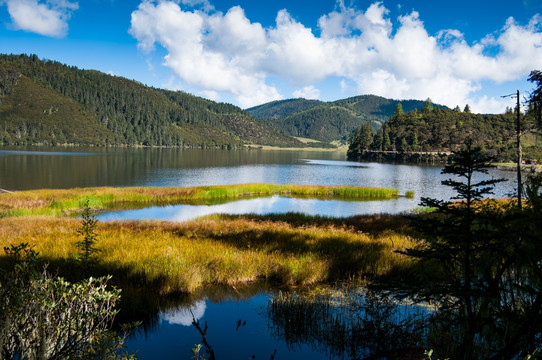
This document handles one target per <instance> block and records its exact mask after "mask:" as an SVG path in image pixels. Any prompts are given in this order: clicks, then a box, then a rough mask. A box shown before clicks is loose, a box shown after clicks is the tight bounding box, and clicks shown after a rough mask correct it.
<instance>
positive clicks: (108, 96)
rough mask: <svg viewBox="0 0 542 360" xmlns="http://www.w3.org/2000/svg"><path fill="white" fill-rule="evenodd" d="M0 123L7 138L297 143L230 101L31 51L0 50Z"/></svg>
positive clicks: (14, 141) (0, 135) (1, 137)
mask: <svg viewBox="0 0 542 360" xmlns="http://www.w3.org/2000/svg"><path fill="white" fill-rule="evenodd" d="M0 129H1V130H2V131H0V142H1V143H3V144H10V145H24V144H49V145H55V144H78V145H130V146H134V145H144V146H185V147H203V148H207V147H237V146H241V145H242V144H262V145H274V146H289V147H291V146H297V147H302V146H303V144H302V143H301V142H299V141H298V140H296V139H293V138H291V137H290V136H287V135H284V134H281V133H280V132H278V131H275V130H273V129H272V128H270V127H269V126H267V125H265V124H264V123H262V122H261V121H259V120H257V119H256V118H253V117H251V116H250V115H249V114H248V113H247V112H245V111H243V110H242V109H240V108H238V107H236V106H233V105H230V104H222V103H215V102H212V101H209V100H205V99H203V98H199V97H196V96H193V95H190V94H187V93H183V92H179V91H168V90H161V89H155V88H152V87H148V86H144V85H142V84H140V83H138V82H136V81H132V80H128V79H125V78H122V77H117V76H111V75H108V74H104V73H101V72H99V71H94V70H79V69H77V68H76V67H71V66H67V65H63V64H60V63H58V62H53V61H42V60H40V59H38V57H37V56H36V55H31V56H26V55H0Z"/></svg>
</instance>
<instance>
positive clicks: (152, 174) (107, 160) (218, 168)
mask: <svg viewBox="0 0 542 360" xmlns="http://www.w3.org/2000/svg"><path fill="white" fill-rule="evenodd" d="M440 171H441V167H439V166H417V165H393V164H380V163H356V162H349V161H346V160H345V154H343V153H338V152H319V151H282V150H279V151H261V150H251V151H247V150H238V151H223V150H205V151H202V150H180V149H100V148H89V149H84V148H73V149H69V148H68V149H64V148H63V149H44V148H25V149H24V150H20V149H17V150H9V149H5V150H0V188H3V189H8V190H26V189H39V188H73V187H88V186H159V187H163V186H182V187H186V186H200V185H228V184H242V183H273V184H300V185H305V184H307V185H311V184H313V185H352V186H374V187H389V188H396V189H399V192H400V193H401V194H404V193H405V191H407V190H413V191H414V194H415V196H414V198H413V199H408V201H404V200H405V199H403V200H401V201H395V203H393V204H392V203H390V202H382V203H381V207H379V206H378V205H375V206H372V205H371V207H370V212H394V213H396V212H401V211H405V210H410V209H412V208H415V207H416V206H417V205H418V203H419V201H420V198H421V197H435V198H440V199H449V198H450V197H451V196H452V195H453V194H452V192H451V191H450V189H448V188H446V187H444V186H442V185H441V183H440V182H441V181H442V180H444V179H447V178H448V177H449V176H448V175H446V176H445V175H442V174H440ZM491 176H494V177H504V178H507V179H510V180H509V181H507V182H506V183H503V184H500V185H499V187H498V188H497V189H496V191H495V195H496V196H498V197H502V196H506V195H507V194H509V193H512V192H513V191H514V187H515V180H514V176H515V175H514V173H513V172H505V171H498V170H493V171H492V172H491Z"/></svg>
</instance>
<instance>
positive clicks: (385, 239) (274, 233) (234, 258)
mask: <svg viewBox="0 0 542 360" xmlns="http://www.w3.org/2000/svg"><path fill="white" fill-rule="evenodd" d="M399 221H400V222H401V220H399ZM364 222H365V225H364ZM379 222H380V224H377V223H379ZM392 223H393V221H392V220H391V218H382V219H381V221H379V220H378V219H376V220H373V221H369V220H368V218H362V217H360V218H358V219H356V218H352V219H345V220H344V221H343V220H342V219H341V220H339V219H336V220H332V219H319V218H305V220H303V219H302V218H300V217H297V218H296V219H288V218H287V217H285V218H284V219H283V220H281V219H279V218H278V217H275V218H273V219H265V218H263V217H261V218H257V217H250V216H245V217H243V216H238V217H227V216H215V217H208V218H205V219H200V220H196V221H192V222H187V223H180V224H179V223H169V222H157V221H142V222H136V221H127V222H108V223H98V226H97V232H98V234H99V240H98V241H97V243H96V247H98V248H100V249H101V251H100V253H99V254H98V256H97V257H98V259H97V262H96V265H95V271H96V276H98V275H101V274H112V275H113V276H114V279H116V281H117V282H118V285H120V286H121V287H122V284H123V283H124V284H130V286H136V287H137V286H139V287H142V288H152V289H154V291H156V292H157V293H160V294H163V295H164V294H172V293H178V292H185V293H192V292H194V291H196V290H197V289H199V288H201V287H203V286H205V285H234V284H243V283H247V282H252V281H256V280H261V279H264V280H268V281H272V282H273V283H275V284H277V285H282V286H306V285H311V284H316V283H326V282H334V281H341V280H348V279H353V278H356V279H363V280H370V279H372V278H374V277H376V276H383V275H388V274H394V273H404V272H405V271H407V270H408V269H409V268H410V267H411V265H412V264H411V262H410V260H409V259H407V258H406V257H405V256H403V255H400V254H397V253H395V252H394V251H393V250H394V249H404V248H406V247H411V246H413V242H414V240H413V239H412V238H411V237H410V236H409V235H408V234H406V233H403V232H401V231H394V230H390V229H391V228H388V225H392ZM353 224H357V225H353ZM79 227H80V220H78V219H74V218H68V217H64V218H55V217H49V216H32V217H11V218H3V219H0V246H2V247H4V246H8V245H10V244H19V243H21V242H29V243H30V244H31V245H32V246H34V249H35V250H36V251H38V252H39V253H40V255H41V256H42V257H43V258H44V259H45V260H46V261H48V262H49V263H50V267H51V269H50V270H51V271H58V273H59V274H61V275H63V276H66V277H67V278H70V277H77V276H78V275H77V274H78V273H80V268H79V265H78V263H77V262H76V261H75V259H76V257H77V252H78V250H77V247H76V240H77V239H76V238H77V236H76V233H77V229H78V228H79ZM363 229H365V230H363ZM0 261H5V258H0Z"/></svg>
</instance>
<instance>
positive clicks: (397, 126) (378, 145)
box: [348, 99, 540, 161]
mask: <svg viewBox="0 0 542 360" xmlns="http://www.w3.org/2000/svg"><path fill="white" fill-rule="evenodd" d="M522 122H523V125H522V131H524V132H527V130H528V129H529V128H530V127H531V125H530V124H528V123H526V120H525V119H523V117H522ZM515 124H516V113H514V112H513V111H512V110H508V111H507V112H505V113H504V114H497V115H482V114H474V113H472V112H470V109H469V107H468V105H467V106H466V107H465V109H464V110H461V109H460V108H459V107H456V108H455V109H453V110H451V109H445V108H438V107H434V106H433V105H432V103H431V101H430V99H428V100H427V101H426V104H425V105H424V107H423V108H422V109H421V110H420V111H418V110H412V111H410V112H408V113H405V112H404V111H403V110H402V107H401V105H400V104H399V105H397V107H396V110H395V112H394V115H393V116H391V117H390V119H389V120H388V121H387V122H386V123H385V124H384V125H383V126H382V127H381V128H379V129H378V130H377V131H376V132H374V131H373V129H372V128H371V127H370V126H368V125H365V124H363V125H362V126H361V127H360V128H358V129H356V131H355V132H354V133H353V134H352V136H351V137H350V139H349V148H348V157H349V158H351V159H375V158H378V157H380V158H383V159H388V160H390V159H396V160H401V159H406V160H408V159H410V160H409V161H411V160H412V159H414V160H417V161H443V160H445V154H446V153H449V152H451V151H456V150H459V149H460V147H461V146H462V145H463V144H465V141H466V140H467V139H469V140H471V141H472V143H473V144H476V145H479V146H481V147H482V149H483V150H485V151H486V152H488V153H490V154H491V155H492V156H495V157H496V158H497V160H499V161H513V160H515V156H516V155H515V154H516V148H515V139H516V125H515ZM532 140H534V141H532ZM539 149H540V146H537V144H536V139H535V138H534V137H533V138H532V139H530V140H528V141H527V140H526V143H525V146H524V152H525V154H526V157H533V158H537V157H538V156H539V155H540V151H539ZM423 153H425V155H423Z"/></svg>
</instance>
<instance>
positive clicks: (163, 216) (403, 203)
mask: <svg viewBox="0 0 542 360" xmlns="http://www.w3.org/2000/svg"><path fill="white" fill-rule="evenodd" d="M414 207H416V201H415V200H414V199H406V198H397V199H390V200H380V201H339V200H318V199H298V198H292V197H281V196H271V197H263V198H256V199H246V200H238V201H232V202H228V203H225V204H219V205H170V206H153V207H148V208H144V209H135V210H123V211H112V212H106V213H103V214H100V215H98V216H96V218H97V219H98V220H101V221H110V220H166V221H178V222H182V221H188V220H193V219H196V218H198V217H201V216H206V215H211V214H229V215H243V214H255V215H268V214H285V213H290V212H295V213H302V214H305V215H313V216H316V215H318V216H327V217H349V216H355V215H364V214H375V213H388V214H396V213H401V212H403V211H407V210H409V209H412V208H414Z"/></svg>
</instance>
